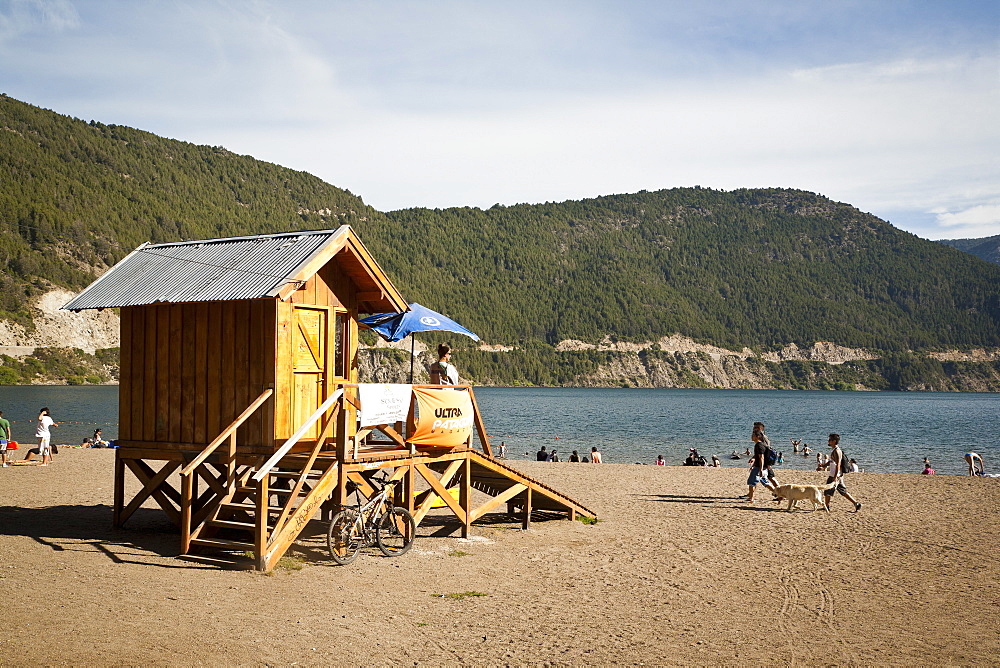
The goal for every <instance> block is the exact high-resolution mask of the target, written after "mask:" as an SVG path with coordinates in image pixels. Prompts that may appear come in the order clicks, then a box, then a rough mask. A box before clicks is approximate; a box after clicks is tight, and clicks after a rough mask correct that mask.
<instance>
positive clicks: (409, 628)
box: [0, 448, 1000, 666]
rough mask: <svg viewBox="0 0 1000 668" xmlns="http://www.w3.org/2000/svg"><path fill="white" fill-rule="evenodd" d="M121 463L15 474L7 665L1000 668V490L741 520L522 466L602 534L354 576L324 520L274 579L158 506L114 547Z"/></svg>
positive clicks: (446, 525) (4, 484)
mask: <svg viewBox="0 0 1000 668" xmlns="http://www.w3.org/2000/svg"><path fill="white" fill-rule="evenodd" d="M112 463H113V452H111V451H91V450H80V449H70V448H64V449H63V450H62V454H60V455H59V456H58V457H57V458H56V461H55V463H54V464H53V465H52V466H49V467H45V468H41V467H37V466H13V467H10V468H5V469H0V596H2V597H3V600H4V602H5V608H4V609H5V612H6V615H5V617H6V628H5V629H4V632H3V633H2V634H0V665H66V664H91V665H140V664H141V665H196V664H204V665H235V664H240V665H262V664H269V665H292V664H300V665H348V666H350V665H385V664H401V665H415V664H427V665H442V664H444V665H504V664H511V665H522V664H551V665H591V664H654V665H692V664H694V665H707V664H730V665H735V664H741V665H743V664H746V665H762V664H778V665H789V664H796V665H824V666H829V665H861V664H865V665H867V664H882V665H884V664H896V665H904V664H906V665H927V664H948V665H996V664H997V663H998V661H1000V622H998V618H1000V617H998V615H1000V565H998V556H1000V525H998V524H997V522H996V508H997V500H998V499H1000V479H969V478H965V477H959V476H928V477H924V476H918V475H902V474H874V473H862V474H853V475H851V476H850V477H849V478H848V481H847V482H848V486H849V487H850V489H851V491H852V493H853V494H855V495H856V496H857V497H858V498H859V499H860V500H861V501H862V502H863V503H864V507H863V508H862V510H861V512H859V513H855V512H853V508H851V507H850V504H849V503H848V502H847V501H846V500H845V499H843V498H841V497H836V498H835V500H834V503H833V512H832V513H831V514H829V515H827V514H826V513H824V512H822V511H820V512H810V511H808V510H798V511H795V512H791V513H789V512H786V511H785V510H784V504H782V505H781V506H778V505H777V504H775V503H773V502H771V501H770V494H759V495H758V501H757V502H756V503H754V504H752V505H750V504H745V503H741V502H740V501H739V498H738V497H739V495H740V494H742V493H745V492H746V487H745V485H744V481H745V478H746V474H745V472H744V471H742V470H738V469H703V468H682V467H654V466H634V465H602V466H594V465H583V464H546V463H537V462H521V461H517V460H511V463H513V464H514V465H515V466H516V467H518V468H520V469H522V470H524V471H525V472H526V473H528V474H529V475H532V476H535V477H537V478H538V479H540V480H542V481H543V482H546V483H548V484H550V485H552V486H554V487H555V488H556V489H558V490H560V491H563V492H565V493H568V494H570V495H571V496H574V497H575V498H577V499H579V500H580V501H581V502H583V503H584V504H585V505H587V506H589V507H591V508H593V509H595V510H596V511H597V512H598V513H599V514H600V517H601V521H600V522H598V523H597V524H595V525H586V524H583V523H582V522H569V521H567V520H565V519H551V520H547V521H535V522H534V523H533V524H532V528H531V530H530V531H527V532H524V531H521V530H520V525H519V522H518V521H517V520H516V519H515V518H512V517H509V516H505V515H492V516H487V518H485V520H484V521H483V522H482V523H480V524H477V525H474V531H473V537H472V538H471V539H470V540H461V539H459V538H456V537H455V536H457V535H458V533H457V527H456V526H455V525H454V524H453V523H451V522H450V521H449V519H448V517H447V516H445V515H441V516H431V517H429V518H428V519H427V521H426V522H425V523H424V524H423V525H421V527H420V528H419V529H418V539H417V543H416V545H415V546H414V549H413V550H411V551H410V552H409V553H407V554H405V555H403V556H402V557H399V558H396V559H389V558H385V557H382V556H381V554H380V553H378V551H377V550H370V551H366V552H363V553H362V555H361V557H359V558H358V560H357V561H356V562H354V563H353V564H351V565H349V566H336V565H334V564H333V562H331V561H330V560H329V558H328V556H327V554H326V552H325V544H324V541H323V540H321V538H320V536H319V535H318V531H319V530H320V529H321V527H320V525H319V523H318V522H316V523H314V525H315V528H316V532H317V533H316V535H314V536H312V537H308V538H305V539H303V540H302V541H300V544H299V545H298V546H296V547H295V548H294V549H293V550H292V552H291V553H290V554H291V555H292V556H293V557H295V559H293V560H291V562H292V563H291V564H290V565H291V566H293V568H280V569H278V570H276V571H275V572H274V573H273V574H270V575H265V574H261V573H254V572H243V571H222V570H217V569H215V568H210V567H205V566H201V565H197V564H191V563H187V562H183V561H180V560H178V559H176V558H175V555H176V554H177V549H178V536H177V533H176V531H175V530H174V529H173V528H172V526H171V525H170V524H169V523H168V522H167V520H166V516H165V515H164V514H163V513H162V511H160V510H158V509H156V508H155V506H152V505H149V506H147V507H146V508H148V509H146V508H144V509H142V510H140V511H138V512H137V514H136V515H135V516H134V517H133V518H132V519H130V520H129V523H128V525H127V526H126V528H125V529H120V530H115V529H112V528H111V526H110V524H111V502H112V471H113V466H112ZM824 475H825V474H821V473H813V472H787V473H786V474H785V476H784V477H783V478H782V482H808V483H818V482H822V479H823V478H822V477H823V476H824ZM132 483H133V484H134V481H132ZM806 505H807V507H808V504H806ZM451 529H456V530H455V532H454V533H453V534H452V535H451V536H445V535H442V534H444V533H446V532H448V531H449V530H451ZM296 568H297V569H296ZM463 594H481V595H466V596H462V595H463Z"/></svg>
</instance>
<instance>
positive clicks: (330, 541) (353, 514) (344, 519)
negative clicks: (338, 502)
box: [326, 508, 364, 565]
mask: <svg viewBox="0 0 1000 668" xmlns="http://www.w3.org/2000/svg"><path fill="white" fill-rule="evenodd" d="M357 519H358V511H356V510H351V509H350V508H349V509H347V510H342V511H340V512H339V513H337V514H336V515H334V516H333V519H332V520H330V529H329V531H327V532H326V546H327V547H328V548H329V549H330V556H331V557H332V558H333V560H334V561H336V562H337V563H338V564H341V565H344V564H349V563H351V562H352V561H354V559H355V558H356V557H357V556H358V552H360V551H361V545H362V544H363V543H364V540H363V538H362V536H361V534H360V527H359V526H358V522H357Z"/></svg>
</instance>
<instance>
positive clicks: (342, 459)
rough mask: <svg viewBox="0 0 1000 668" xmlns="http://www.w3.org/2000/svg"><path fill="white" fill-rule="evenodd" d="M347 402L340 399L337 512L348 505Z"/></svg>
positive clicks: (335, 491) (335, 494) (338, 413)
mask: <svg viewBox="0 0 1000 668" xmlns="http://www.w3.org/2000/svg"><path fill="white" fill-rule="evenodd" d="M347 427H348V412H347V401H346V400H345V399H344V397H343V396H341V398H340V410H339V411H337V487H336V489H335V490H334V492H333V499H334V503H335V504H336V505H337V506H338V508H337V510H339V509H340V508H343V507H344V506H346V505H347V466H346V464H347V445H348V441H349V439H348V437H347Z"/></svg>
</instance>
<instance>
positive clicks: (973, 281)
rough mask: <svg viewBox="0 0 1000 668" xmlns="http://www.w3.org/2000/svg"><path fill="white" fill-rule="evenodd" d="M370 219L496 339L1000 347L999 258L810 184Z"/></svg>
mask: <svg viewBox="0 0 1000 668" xmlns="http://www.w3.org/2000/svg"><path fill="white" fill-rule="evenodd" d="M361 229H362V237H363V238H364V239H366V240H368V243H370V244H376V243H378V244H385V245H386V246H387V247H388V246H395V247H397V248H406V249H408V250H410V251H411V252H412V255H411V256H410V257H409V258H408V261H407V262H404V263H395V264H394V265H393V267H392V268H393V271H394V275H395V276H397V277H398V278H399V280H400V283H401V284H402V285H404V286H406V289H407V291H408V293H410V294H416V295H419V296H420V297H421V298H422V299H426V300H427V303H428V304H429V305H434V306H436V307H444V308H446V309H448V310H449V311H450V312H452V313H454V314H460V315H461V316H462V317H463V318H464V319H465V324H467V325H468V326H469V327H470V328H472V329H473V330H474V331H476V332H477V333H479V334H480V335H485V338H486V339H487V340H490V341H497V342H519V341H528V340H537V341H544V342H547V343H549V344H554V343H556V342H558V341H560V340H563V339H567V338H571V339H582V340H585V341H594V340H598V339H600V338H601V337H602V336H604V335H608V334H609V335H611V336H612V337H617V338H619V339H622V340H630V341H648V340H651V339H656V338H658V337H660V336H663V335H669V334H671V333H674V332H679V333H682V334H685V335H687V336H690V337H692V338H694V339H696V340H698V341H701V342H706V343H713V344H716V345H722V346H727V347H737V348H738V347H740V346H743V345H747V346H751V347H764V348H769V347H773V346H781V345H784V344H787V343H797V344H799V345H806V346H808V345H811V344H812V343H814V342H816V341H833V342H836V343H838V344H841V345H846V346H854V347H864V348H870V349H877V350H902V349H918V350H919V349H926V348H934V347H939V346H959V347H965V346H974V345H988V346H996V345H1000V294H998V292H1000V267H996V266H992V265H988V264H986V263H984V262H981V261H979V260H977V259H976V258H973V257H970V256H968V255H964V254H962V253H960V252H956V251H954V250H952V249H949V248H945V247H942V246H941V245H940V244H936V243H933V242H930V241H926V240H923V239H920V238H918V237H916V236H914V235H912V234H909V233H907V232H903V231H901V230H898V229H896V228H894V227H892V226H891V225H889V224H888V223H886V222H884V221H882V220H879V219H878V218H875V217H874V216H871V215H869V214H865V213H861V212H860V211H858V210H857V209H855V208H853V207H851V206H848V205H846V204H840V203H836V202H832V201H830V200H828V199H826V198H824V197H821V196H818V195H814V194H812V193H807V192H801V191H792V190H776V189H769V190H737V191H733V192H720V191H716V190H709V189H702V188H681V189H673V190H662V191H657V192H640V193H637V194H632V195H613V196H608V197H600V198H596V199H590V200H584V201H579V202H562V203H558V204H555V203H549V204H540V205H518V206H511V207H503V206H494V207H493V208H491V209H489V210H487V211H482V210H479V209H470V208H462V209H448V210H443V211H442V210H434V211H429V210H425V209H410V210H405V211H395V212H391V213H389V214H387V217H386V218H385V219H382V218H378V219H372V220H370V221H366V222H365V223H364V225H363V226H362V228H361ZM380 257H382V255H380Z"/></svg>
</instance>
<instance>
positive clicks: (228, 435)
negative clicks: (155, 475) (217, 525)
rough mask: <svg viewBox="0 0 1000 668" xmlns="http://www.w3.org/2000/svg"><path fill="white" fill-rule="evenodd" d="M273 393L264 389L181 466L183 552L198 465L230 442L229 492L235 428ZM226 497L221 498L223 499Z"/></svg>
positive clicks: (233, 482)
mask: <svg viewBox="0 0 1000 668" xmlns="http://www.w3.org/2000/svg"><path fill="white" fill-rule="evenodd" d="M272 394H274V390H272V389H267V390H264V391H263V392H262V393H261V395H260V396H259V397H257V398H256V399H254V401H253V403H252V404H250V405H249V406H247V408H246V410H244V411H243V412H242V413H240V415H239V417H237V418H236V419H235V420H233V421H232V422H231V423H230V424H229V426H228V427H226V428H225V429H223V430H222V433H221V434H219V435H218V436H216V437H215V439H213V440H212V442H211V443H209V444H208V445H207V446H205V449H204V450H202V451H201V452H200V453H199V454H198V456H197V457H195V458H194V459H192V460H191V462H190V463H188V465H187V466H185V467H184V468H182V469H181V554H187V552H188V549H190V547H191V504H192V502H193V500H194V499H193V497H194V476H195V472H196V470H197V469H198V467H199V466H201V465H202V464H204V463H205V461H206V460H207V459H208V458H209V457H211V456H212V454H213V453H214V452H215V451H216V450H217V449H218V447H219V446H220V445H222V444H223V443H224V442H228V448H227V449H226V456H225V458H224V463H225V465H226V489H227V490H228V492H229V493H230V494H232V491H233V490H234V489H235V487H236V430H237V429H239V427H240V425H242V424H243V423H244V422H246V421H247V419H248V418H249V417H250V416H251V415H253V414H254V412H256V410H257V409H258V408H260V407H261V405H262V404H263V403H264V402H265V401H267V399H268V397H270V396H271V395H272ZM223 500H224V499H218V500H217V503H221V502H222V501H223Z"/></svg>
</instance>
